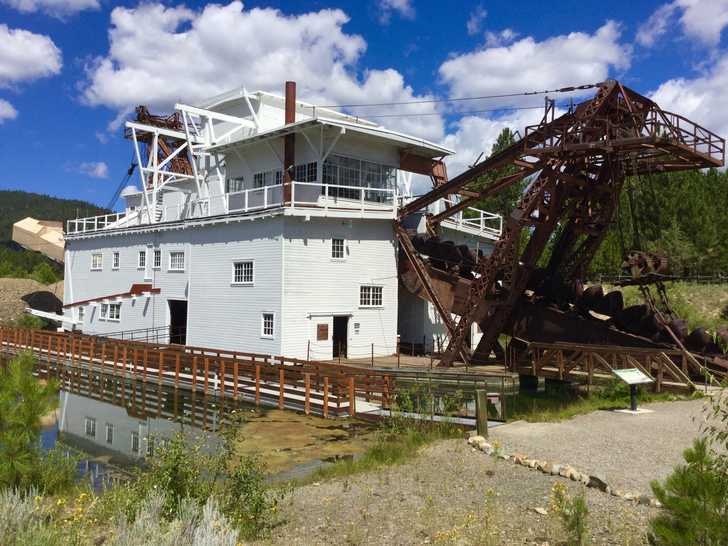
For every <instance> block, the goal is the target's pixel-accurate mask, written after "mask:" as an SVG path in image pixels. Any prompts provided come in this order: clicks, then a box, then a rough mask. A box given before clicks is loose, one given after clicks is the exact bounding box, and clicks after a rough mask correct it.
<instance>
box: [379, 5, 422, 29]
mask: <svg viewBox="0 0 728 546" xmlns="http://www.w3.org/2000/svg"><path fill="white" fill-rule="evenodd" d="M393 13H398V14H399V16H400V17H402V18H403V19H414V18H415V8H414V6H413V5H412V0H379V22H381V23H382V24H384V25H387V24H389V21H390V20H391V19H392V14H393Z"/></svg>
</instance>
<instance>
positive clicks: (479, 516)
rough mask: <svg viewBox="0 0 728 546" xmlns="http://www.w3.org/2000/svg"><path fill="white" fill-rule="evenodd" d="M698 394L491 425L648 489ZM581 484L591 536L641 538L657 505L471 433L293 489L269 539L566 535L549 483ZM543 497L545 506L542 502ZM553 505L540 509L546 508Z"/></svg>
mask: <svg viewBox="0 0 728 546" xmlns="http://www.w3.org/2000/svg"><path fill="white" fill-rule="evenodd" d="M703 403H704V402H702V401H700V400H695V401H689V402H669V403H659V404H653V405H648V406H646V407H648V408H649V409H652V410H653V413H649V414H643V415H638V416H635V415H626V414H616V413H613V412H594V413H591V414H589V415H583V416H579V417H576V418H574V419H571V420H569V421H564V422H561V423H523V422H519V423H514V424H510V425H505V426H502V427H498V428H494V429H493V430H492V431H491V440H498V441H499V442H501V443H502V444H503V448H504V450H505V451H507V452H512V451H514V450H516V449H521V450H523V452H524V453H526V454H527V455H529V456H531V457H536V458H539V459H546V460H552V461H554V462H564V463H569V464H572V465H573V466H575V467H576V468H578V469H579V470H584V471H591V472H594V473H600V474H603V475H605V476H606V477H607V481H608V482H615V483H616V484H617V485H618V486H621V487H624V488H625V490H627V491H634V492H639V493H648V492H649V481H650V480H652V479H662V478H664V477H665V476H666V475H667V474H668V473H669V471H670V470H671V469H672V468H673V466H674V465H676V464H678V463H679V462H680V457H681V453H682V451H683V449H685V447H687V446H688V445H690V443H691V442H692V440H693V438H695V437H696V436H697V435H698V434H699V428H700V416H701V415H702V412H701V409H702V406H703ZM555 483H562V484H563V485H565V486H566V487H567V488H568V489H569V491H570V492H572V493H577V492H579V491H582V490H583V491H585V494H586V499H587V504H588V507H589V529H590V535H591V541H592V544H598V545H601V544H615V545H624V544H646V543H647V539H646V529H647V522H648V520H649V519H650V517H652V516H653V515H654V514H656V513H657V510H658V509H657V508H652V507H649V506H645V505H641V504H638V503H635V502H630V501H626V500H624V499H620V498H618V497H615V496H612V495H609V494H606V493H602V492H601V491H598V490H596V489H591V488H587V489H584V487H583V486H582V485H580V484H577V483H575V482H572V481H570V480H567V479H565V478H561V477H558V476H550V475H545V474H543V473H541V472H539V471H537V470H531V469H528V468H525V467H523V466H519V465H515V464H513V463H511V462H508V461H502V460H499V459H496V458H494V457H488V456H486V455H485V454H483V453H482V452H480V451H476V450H474V449H472V448H471V447H469V446H468V445H467V443H466V442H465V440H447V441H442V442H438V443H436V444H433V445H431V446H428V447H426V448H425V449H423V450H422V452H421V453H420V454H419V456H418V457H417V458H415V459H414V460H412V461H410V462H407V463H405V464H403V465H400V466H394V467H389V468H386V469H383V470H381V471H378V472H372V473H367V474H361V475H355V476H350V477H348V478H337V479H333V480H327V481H324V482H321V483H317V484H311V485H307V486H304V487H300V488H297V489H295V490H294V491H293V492H292V493H291V494H290V495H289V496H288V497H287V498H286V499H285V500H284V502H283V504H282V506H281V509H280V524H279V525H278V526H277V527H276V528H275V529H274V530H273V532H272V534H271V536H270V537H269V538H268V539H266V540H264V541H262V543H265V544H424V543H434V544H543V543H544V542H548V543H549V544H551V545H554V544H559V543H560V541H562V540H563V539H564V536H563V531H562V530H561V528H560V526H559V524H558V519H557V518H556V516H555V515H554V514H553V513H551V512H548V509H549V498H550V494H551V489H552V487H553V485H554V484H555ZM536 509H538V511H537V510H536ZM543 510H546V511H547V513H546V514H545V515H543V514H541V513H539V512H543Z"/></svg>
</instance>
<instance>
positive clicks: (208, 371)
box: [202, 357, 210, 396]
mask: <svg viewBox="0 0 728 546" xmlns="http://www.w3.org/2000/svg"><path fill="white" fill-rule="evenodd" d="M204 362H205V386H204V389H203V391H202V392H204V393H205V396H207V384H208V381H209V374H210V359H209V358H207V357H205V360H204Z"/></svg>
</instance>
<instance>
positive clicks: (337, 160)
mask: <svg viewBox="0 0 728 546" xmlns="http://www.w3.org/2000/svg"><path fill="white" fill-rule="evenodd" d="M396 178H397V170H396V169H395V168H393V167H387V166H386V165H380V164H379V163H372V162H370V161H362V160H360V159H354V158H351V157H344V156H340V155H333V154H332V155H330V156H329V157H328V158H327V159H326V161H325V162H324V169H323V182H324V184H333V185H334V186H353V187H349V188H336V187H333V188H329V195H331V196H334V197H341V198H344V199H360V198H361V197H362V195H361V192H362V191H364V195H363V197H364V199H365V200H367V201H375V202H384V201H388V200H390V199H391V194H390V193H387V192H383V191H375V190H368V191H367V190H359V189H357V187H359V186H362V187H364V188H379V189H389V190H392V189H394V187H395V185H396Z"/></svg>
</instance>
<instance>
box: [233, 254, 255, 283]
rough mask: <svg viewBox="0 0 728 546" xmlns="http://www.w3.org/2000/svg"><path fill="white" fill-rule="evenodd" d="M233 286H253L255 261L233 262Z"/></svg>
mask: <svg viewBox="0 0 728 546" xmlns="http://www.w3.org/2000/svg"><path fill="white" fill-rule="evenodd" d="M233 284H253V260H246V261H244V262H233Z"/></svg>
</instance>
